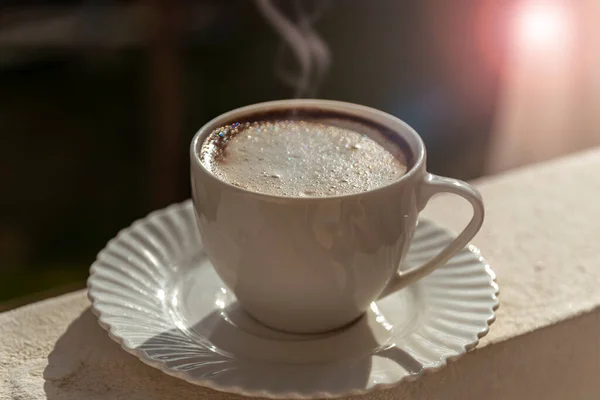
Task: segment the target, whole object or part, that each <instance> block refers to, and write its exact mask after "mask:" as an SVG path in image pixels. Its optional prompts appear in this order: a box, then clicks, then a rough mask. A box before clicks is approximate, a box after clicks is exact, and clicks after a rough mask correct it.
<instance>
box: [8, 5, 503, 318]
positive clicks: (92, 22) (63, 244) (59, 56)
mask: <svg viewBox="0 0 600 400" xmlns="http://www.w3.org/2000/svg"><path fill="white" fill-rule="evenodd" d="M259 2H260V1H257V2H255V1H251V0H222V1H200V0H197V1H191V0H190V1H187V2H180V1H168V0H149V1H103V0H91V1H75V0H62V1H58V0H53V1H49V0H46V1H42V0H39V1H34V0H24V1H12V2H11V1H9V2H6V1H5V2H2V3H0V4H1V5H0V162H1V163H0V179H1V181H0V183H1V186H0V187H1V189H0V190H1V193H2V194H1V195H0V302H2V301H7V300H9V299H13V300H12V303H6V302H5V304H13V305H14V304H16V303H22V302H26V301H29V299H32V297H27V296H30V295H31V294H34V295H33V296H34V297H33V298H35V299H37V298H40V297H44V296H47V295H51V294H55V293H59V292H61V291H66V290H71V289H73V288H77V287H83V285H84V282H85V279H86V277H87V273H88V267H89V265H90V264H91V262H92V261H93V260H94V258H95V255H96V253H97V252H98V251H99V250H100V249H101V248H102V247H103V246H104V244H105V243H106V241H108V240H109V239H110V238H111V237H113V236H114V235H115V234H116V233H117V231H118V230H120V229H122V228H124V227H126V226H128V225H129V224H130V223H131V222H132V221H133V220H135V219H137V218H141V217H143V216H144V215H146V214H147V213H148V212H150V211H151V210H154V209H156V208H160V207H164V206H166V205H168V204H170V203H172V202H178V201H182V200H184V199H186V198H188V197H189V183H188V179H189V178H188V144H189V141H190V139H191V137H192V136H193V135H194V133H195V132H196V131H197V130H198V129H199V128H200V127H201V126H202V125H203V124H204V123H205V122H207V121H208V120H209V119H210V118H212V117H215V116H217V115H218V114H220V113H223V112H225V111H228V110H230V109H232V108H235V107H239V106H243V105H247V104H251V103H256V102H261V101H266V100H274V99H282V98H289V97H293V96H294V95H295V94H297V90H296V88H294V87H292V86H293V85H292V86H290V85H289V84H286V82H285V81H283V80H282V79H281V74H280V73H278V71H277V69H278V68H280V66H278V65H279V64H278V60H280V59H279V57H281V56H282V54H283V56H286V54H287V61H286V62H287V64H291V67H290V68H292V69H293V65H294V57H293V55H291V54H290V52H289V49H287V50H285V49H284V48H282V46H283V45H282V38H281V37H280V35H279V34H278V33H277V32H276V31H275V30H274V29H273V26H272V24H271V23H270V22H269V21H267V20H266V19H265V17H264V14H263V13H261V12H260V4H259ZM267 3H269V4H270V6H275V7H277V8H278V9H279V10H280V12H281V13H282V14H283V15H285V16H287V17H288V18H289V19H290V20H295V19H297V18H298V8H297V7H298V3H301V7H302V8H303V9H304V10H305V12H306V13H307V14H308V15H312V16H314V17H315V19H316V17H317V14H316V12H317V11H318V14H319V15H318V19H316V21H315V22H314V31H315V32H317V33H318V35H319V38H320V40H322V43H324V44H326V46H327V49H328V57H329V61H330V63H324V64H323V65H324V66H328V67H327V68H326V71H325V72H324V74H323V76H322V79H320V80H319V82H317V84H316V85H315V87H314V90H315V91H314V93H312V94H313V95H314V96H316V97H321V98H327V99H336V100H343V101H349V102H355V103H361V104H365V105H368V106H372V107H376V108H379V109H381V110H384V111H387V112H389V113H392V114H394V115H396V116H398V117H400V118H402V119H404V120H405V121H407V122H408V123H409V124H411V125H412V126H413V127H414V128H416V130H417V131H418V132H419V133H420V134H421V135H422V136H423V138H424V140H425V142H426V146H427V148H428V151H429V169H430V170H431V171H432V172H435V173H439V174H444V175H449V176H453V177H457V178H461V179H473V178H477V177H479V176H481V175H483V174H484V173H485V172H486V159H487V158H488V156H489V155H490V151H491V150H490V143H492V132H493V127H494V116H495V113H496V110H497V108H498V102H499V94H500V85H501V82H503V79H504V74H503V72H502V71H504V70H505V68H504V65H505V63H506V59H507V51H506V50H507V46H508V39H507V38H508V35H507V26H508V25H507V21H508V15H509V11H510V7H509V6H508V5H509V4H513V3H515V1H507V2H497V1H487V0H456V1H447V0H427V1H423V0H421V1H413V0H374V1H362V0H331V1H326V2H323V1H316V2H315V1H309V0H305V1H300V2H293V1H285V0H284V1H276V0H273V1H267ZM498 3H502V5H499V4H498ZM263 6H264V2H263ZM313 11H314V12H315V13H313ZM286 51H287V53H285V52H286ZM282 52H283V53H282ZM280 61H281V60H280ZM296 61H297V60H296ZM326 64H328V65H326ZM279 72H281V71H279ZM40 292H42V293H41V294H40ZM23 296H25V297H23ZM14 299H17V300H14ZM15 302H16V303H15ZM5 307H7V306H5Z"/></svg>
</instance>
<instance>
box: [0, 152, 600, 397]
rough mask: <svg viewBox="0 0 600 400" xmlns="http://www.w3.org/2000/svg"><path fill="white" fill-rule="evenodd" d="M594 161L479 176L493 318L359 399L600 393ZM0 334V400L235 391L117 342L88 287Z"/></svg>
mask: <svg viewBox="0 0 600 400" xmlns="http://www.w3.org/2000/svg"><path fill="white" fill-rule="evenodd" d="M598 170H600V151H599V150H595V151H591V152H587V153H581V154H578V155H575V156H571V157H569V158H566V159H562V160H558V161H555V162H552V163H547V164H542V165H538V166H533V167H529V168H526V169H522V170H519V171H515V172H512V173H508V174H504V175H501V176H496V177H492V178H488V179H484V180H481V181H480V182H478V183H477V186H478V187H479V188H480V190H481V192H482V194H483V196H484V199H485V202H486V207H487V218H486V223H485V224H484V227H483V228H482V231H481V233H480V234H479V235H478V236H477V238H476V240H475V241H474V244H475V245H477V246H478V247H480V248H481V251H482V254H483V255H484V256H485V257H486V259H487V260H488V261H489V263H490V265H491V266H492V268H493V269H494V270H495V271H496V273H497V275H498V283H499V284H500V289H501V296H500V303H501V306H500V309H499V311H498V318H497V321H496V323H495V324H494V325H492V328H491V330H490V334H489V335H488V336H486V337H485V338H484V339H483V340H482V343H481V344H480V346H479V347H478V348H477V349H475V350H474V351H472V352H471V353H469V354H468V355H467V356H465V357H464V358H463V359H461V360H459V361H457V362H456V363H453V364H451V365H450V366H449V367H448V368H445V369H443V370H442V371H440V372H438V373H436V374H433V375H429V376H426V377H424V378H422V379H419V380H417V381H415V382H412V383H407V384H403V385H400V386H399V387H398V388H396V389H392V390H388V391H381V392H374V393H372V394H369V395H366V396H364V398H369V399H392V398H393V399H404V398H406V399H425V400H428V399H431V400H433V399H441V398H466V399H479V398H484V397H485V398H489V399H531V398H534V399H537V398H544V399H546V400H549V399H557V400H558V399H561V400H562V399H565V398H577V399H585V398H590V399H591V398H594V399H595V398H598V395H599V394H600V380H598V379H597V371H598V370H600V291H599V290H598V289H597V288H598V287H599V284H600V268H599V267H598V261H599V260H600V248H599V247H598V245H597V243H598V238H600V224H598V223H597V221H600V207H599V206H597V204H598V201H597V197H598V195H599V194H600V174H598V173H597V171H598ZM448 210H452V212H448ZM425 214H426V215H427V216H429V217H431V218H435V219H436V221H439V222H441V223H442V224H444V225H446V226H448V227H449V228H451V229H454V230H458V229H460V227H461V226H462V225H463V224H464V223H465V222H466V220H467V218H468V217H469V214H468V209H467V207H466V206H465V205H463V204H462V203H461V202H460V200H458V199H455V198H451V197H445V198H443V199H441V200H438V201H435V202H434V203H433V204H432V205H431V206H430V207H429V208H428V209H427V210H426V211H425ZM0 338H1V339H0V382H1V384H0V399H2V400H4V399H15V398H22V399H54V400H69V399H78V400H79V399H82V400H97V399H98V400H99V399H107V398H110V399H120V398H126V399H128V400H137V399H140V400H141V399H144V400H145V399H167V398H176V399H178V400H186V399H197V398H204V397H207V398H214V399H234V398H238V396H232V395H228V394H223V393H218V392H214V391H211V390H209V389H204V388H199V387H196V386H192V385H190V384H187V383H185V382H182V381H179V380H177V379H174V378H171V377H168V376H165V375H164V374H162V373H161V372H160V371H158V370H155V369H153V368H150V367H148V366H146V365H144V364H142V363H141V362H139V361H138V360H137V359H135V358H134V357H132V356H130V355H129V354H127V353H125V352H124V351H122V350H121V349H120V348H119V346H118V345H117V344H116V343H114V342H112V341H111V340H110V339H109V338H108V335H107V334H106V332H104V331H103V330H102V329H101V328H100V327H99V326H98V324H97V322H96V319H95V317H94V316H93V315H92V313H91V311H90V309H89V301H88V300H87V299H86V297H85V293H84V292H76V293H73V294H69V295H66V296H62V297H58V298H55V299H51V300H48V301H44V302H40V303H36V304H33V305H30V306H26V307H23V308H21V309H17V310H14V311H10V312H7V313H4V314H0Z"/></svg>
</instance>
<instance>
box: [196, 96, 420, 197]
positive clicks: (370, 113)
mask: <svg viewBox="0 0 600 400" xmlns="http://www.w3.org/2000/svg"><path fill="white" fill-rule="evenodd" d="M299 108H300V109H301V108H305V109H315V108H317V109H321V110H325V111H331V112H340V113H346V114H351V115H354V116H357V117H360V118H362V119H366V120H369V121H372V122H375V123H378V124H381V125H384V126H385V127H386V128H388V129H389V130H391V131H393V132H394V133H395V134H397V135H400V136H401V137H402V138H403V139H404V140H405V142H406V143H407V145H408V146H409V147H410V151H411V152H412V153H413V154H412V156H413V163H412V165H411V166H410V169H409V170H408V171H407V172H406V173H405V174H404V175H403V176H402V177H400V178H399V179H398V180H395V181H393V182H391V183H389V184H387V185H384V186H380V187H376V188H373V189H370V190H367V191H363V192H356V193H348V194H343V195H337V196H322V197H300V196H281V195H273V194H267V193H262V192H256V191H252V190H248V189H244V188H242V187H239V186H235V185H233V184H231V183H229V182H226V181H224V180H222V179H220V178H219V177H217V176H216V175H214V174H213V173H212V172H211V171H210V170H208V169H207V168H206V167H205V166H204V164H203V163H202V160H201V159H200V155H199V153H198V151H197V149H199V146H201V145H202V143H203V142H204V140H205V139H206V137H207V136H208V135H209V134H210V133H211V132H212V131H213V130H215V129H216V128H218V127H220V126H223V125H225V124H226V123H228V122H231V121H232V120H235V119H238V118H239V119H242V118H243V117H245V116H247V115H249V114H256V113H264V112H268V111H272V110H280V109H299ZM425 157H426V156H425V145H424V143H423V140H422V139H421V137H420V136H419V134H418V133H417V132H416V131H415V130H414V129H413V128H412V127H411V126H410V125H408V124H407V123H406V122H404V121H402V120H401V119H399V118H397V117H395V116H393V115H391V114H388V113H386V112H384V111H381V110H378V109H375V108H372V107H367V106H363V105H359V104H355V103H349V102H343V101H336V100H323V99H285V100H274V101H267V102H261V103H255V104H251V105H247V106H244V107H239V108H236V109H233V110H231V111H228V112H226V113H223V114H220V115H218V116H217V117H215V118H213V119H211V120H210V121H208V122H207V123H205V124H204V125H203V126H202V127H201V128H200V129H199V130H198V132H196V134H195V135H194V137H193V138H192V142H191V144H190V159H191V160H192V163H193V164H195V165H196V167H198V168H199V170H200V171H201V172H202V173H204V174H205V175H207V176H208V177H209V179H212V180H214V181H216V182H218V183H219V184H221V185H224V186H225V187H227V188H228V189H231V190H234V191H237V192H240V193H243V194H246V195H251V196H256V197H262V198H266V199H267V198H268V199H272V200H283V201H302V202H306V201H323V200H336V199H337V200H340V199H347V198H351V197H355V196H362V195H367V194H371V193H378V192H382V191H386V190H388V189H390V188H397V187H398V186H401V185H404V184H405V182H408V181H411V180H413V179H414V178H415V177H416V176H417V175H418V174H419V171H421V170H422V169H423V167H424V165H425ZM192 174H193V172H192ZM192 178H193V177H192Z"/></svg>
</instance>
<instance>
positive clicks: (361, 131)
mask: <svg viewBox="0 0 600 400" xmlns="http://www.w3.org/2000/svg"><path fill="white" fill-rule="evenodd" d="M200 156H201V160H202V163H203V165H204V166H205V167H206V168H207V169H208V170H210V171H211V172H212V173H213V174H214V175H215V176H217V177H218V178H219V179H221V180H223V181H225V182H228V183H231V184H233V185H236V186H239V187H241V188H244V189H247V190H250V191H254V192H259V193H265V194H270V195H277V196H286V197H329V196H340V195H346V194H352V193H359V192H365V191H368V190H372V189H375V188H378V187H381V186H385V185H388V184H389V183H391V182H393V181H396V180H398V179H399V178H400V177H402V176H403V175H404V174H405V173H406V171H407V163H406V157H405V156H404V153H403V152H402V150H401V149H400V147H399V146H398V145H397V144H396V143H393V142H391V140H390V139H387V138H386V137H384V136H383V135H382V134H381V133H379V132H378V131H377V130H376V129H374V128H371V127H367V126H364V125H362V124H359V123H354V122H352V121H347V120H335V119H327V120H324V119H319V120H314V121H312V120H304V119H303V120H267V121H255V122H245V123H234V124H231V125H227V126H223V127H220V128H218V129H216V130H215V131H213V132H212V133H211V134H210V135H209V137H208V138H207V139H206V140H205V141H204V143H203V145H202V148H201V151H200Z"/></svg>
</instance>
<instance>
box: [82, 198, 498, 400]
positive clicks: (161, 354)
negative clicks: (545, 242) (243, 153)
mask: <svg viewBox="0 0 600 400" xmlns="http://www.w3.org/2000/svg"><path fill="white" fill-rule="evenodd" d="M453 239H454V236H453V235H451V234H449V233H448V232H446V231H445V230H443V229H441V228H440V227H439V226H437V225H435V224H434V223H432V222H429V221H425V220H421V221H420V222H419V225H418V228H417V229H416V232H415V235H414V239H413V242H412V245H411V248H410V250H409V252H408V255H407V257H406V261H405V265H404V267H405V268H409V269H410V268H412V267H414V266H415V265H419V264H421V263H422V262H423V261H425V260H427V259H430V258H431V257H432V256H433V255H435V254H436V253H437V252H439V251H440V249H442V248H444V247H445V246H447V245H448V244H449V243H450V242H452V240H453ZM402 269H404V268H402ZM88 288H89V297H90V299H91V301H92V304H93V306H92V307H93V311H94V313H95V314H96V315H97V316H98V318H99V322H100V325H101V326H102V327H103V328H105V329H106V330H108V331H109V332H110V336H111V338H113V339H114V340H115V341H117V342H119V343H120V344H121V345H122V347H123V348H124V349H125V350H126V351H128V352H130V353H132V354H134V355H136V356H137V357H139V358H140V359H141V360H142V361H143V362H145V363H146V364H148V365H151V366H153V367H155V368H159V369H161V370H162V371H164V372H165V373H167V374H169V375H173V376H176V377H178V378H181V379H184V380H186V381H188V382H191V383H193V384H197V385H201V386H207V387H210V388H213V389H217V390H221V391H226V392H233V393H239V394H244V395H248V396H263V397H271V398H322V397H337V396H345V395H351V394H360V393H364V392H367V391H370V390H372V389H375V388H388V387H391V386H393V385H395V384H397V383H399V382H401V381H403V380H408V379H414V378H416V377H419V376H420V375H422V374H424V373H427V372H430V371H435V370H437V369H440V368H442V367H443V366H445V365H446V363H447V362H448V361H451V360H455V359H457V358H459V357H460V356H462V355H463V354H465V352H466V351H467V350H469V349H471V348H473V347H475V346H476V345H477V343H478V340H479V338H480V337H482V336H483V335H485V334H486V333H487V331H488V326H489V324H490V323H491V322H492V321H493V320H494V317H495V314H494V310H495V309H496V307H497V306H498V302H497V298H496V296H497V292H498V287H497V285H496V284H495V282H494V273H493V272H492V270H491V269H490V267H489V266H488V265H487V263H486V262H485V260H484V259H483V258H482V257H481V255H480V254H479V251H478V250H477V249H476V248H475V247H473V246H469V247H468V248H464V249H462V250H461V251H460V252H459V253H458V254H456V255H455V256H454V257H453V258H452V259H451V260H450V261H449V262H448V263H447V264H446V265H444V266H442V267H441V268H439V269H437V270H436V271H434V272H433V273H432V274H430V275H428V276H427V277H425V278H423V279H421V280H419V281H418V282H416V283H414V284H412V285H410V286H408V287H406V288H404V289H403V290H400V291H397V292H394V293H392V294H390V295H389V296H387V297H385V298H384V299H381V300H379V301H377V302H375V303H372V304H371V305H370V306H369V308H368V311H367V313H366V315H365V316H364V317H362V318H361V319H359V320H358V321H357V322H355V323H354V324H352V325H350V326H348V327H346V328H344V329H341V330H339V331H337V332H330V333H326V334H320V335H294V334H286V333H281V332H279V331H274V330H271V329H269V328H267V327H266V326H264V325H262V324H260V323H259V322H256V321H255V320H254V319H252V318H251V317H249V316H248V315H247V314H245V313H244V312H243V311H242V310H241V309H240V307H239V305H238V303H237V302H236V301H235V297H234V295H233V294H232V293H231V292H230V291H229V290H228V289H227V288H226V287H225V285H224V284H223V282H222V281H221V279H220V278H219V277H218V276H217V274H216V273H215V270H214V269H213V267H212V266H211V263H210V261H209V260H208V258H207V256H206V253H205V251H204V249H203V247H202V244H201V239H200V237H199V235H198V231H197V227H196V223H195V220H194V211H193V207H192V203H191V202H190V201H188V202H185V203H182V204H179V205H174V206H171V207H169V208H167V209H165V210H161V211H158V212H155V213H152V214H150V215H149V216H148V217H147V218H145V219H143V220H141V221H137V222H135V223H134V224H133V225H132V226H131V227H129V228H127V229H125V230H123V231H122V232H120V233H119V234H118V236H117V237H116V238H115V239H113V240H111V241H110V242H109V243H108V245H107V246H106V248H105V249H104V250H102V251H101V252H100V254H99V255H98V259H97V260H96V262H95V263H94V264H93V265H92V268H91V276H90V278H89V281H88Z"/></svg>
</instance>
